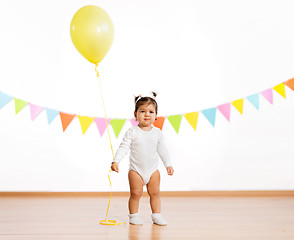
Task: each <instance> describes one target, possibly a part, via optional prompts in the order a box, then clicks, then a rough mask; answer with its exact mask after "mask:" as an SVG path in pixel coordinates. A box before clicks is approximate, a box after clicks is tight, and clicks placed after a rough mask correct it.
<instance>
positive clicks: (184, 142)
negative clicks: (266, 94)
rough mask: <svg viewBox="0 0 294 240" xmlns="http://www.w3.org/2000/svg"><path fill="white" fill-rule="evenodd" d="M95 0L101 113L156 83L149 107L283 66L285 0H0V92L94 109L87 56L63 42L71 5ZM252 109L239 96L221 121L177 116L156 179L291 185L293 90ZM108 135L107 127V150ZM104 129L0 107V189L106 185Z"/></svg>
mask: <svg viewBox="0 0 294 240" xmlns="http://www.w3.org/2000/svg"><path fill="white" fill-rule="evenodd" d="M90 4H94V5H97V6H100V7H102V8H103V9H104V10H106V11H107V12H108V14H109V15H110V17H111V18H112V20H113V23H114V27H115V38H114V42H113V45H112V47H111V49H110V51H109V53H108V54H107V56H106V57H105V59H104V60H103V61H102V62H101V64H100V73H101V80H102V85H103V91H104V98H105V103H106V109H107V115H108V117H111V118H131V117H132V116H133V111H134V106H133V95H134V94H139V93H146V92H148V91H151V90H155V91H157V92H159V96H158V98H157V99H158V104H159V115H161V116H166V115H172V114H179V113H188V112H192V111H201V110H202V109H205V108H209V107H215V106H217V105H220V104H222V103H226V102H230V101H233V100H236V99H239V98H245V97H247V96H248V95H250V94H253V93H258V92H260V91H262V90H265V89H267V88H271V87H273V86H275V85H277V84H279V83H281V82H283V81H286V80H288V79H290V78H292V77H294V73H293V64H294V58H293V56H294V45H293V42H294V31H293V23H294V20H293V17H292V16H293V11H292V9H293V1H291V0H288V1H287V0H285V1H265V0H254V1H217V0H209V1H192V0H190V1H188V0H182V1H174V0H161V1H158V0H149V1H143V0H132V1H131V0H126V1H121V0H109V1H91V0H86V1H85V0H83V1H82V0H75V1H72V0H71V1H65V0H64V1H57V0H52V1H47V2H45V1H36V0H28V1H21V0H15V1H9V0H3V1H1V3H0V29H1V38H0V53H1V54H0V61H1V71H0V91H2V92H4V93H7V94H10V95H11V96H14V97H17V98H20V99H23V100H26V101H28V102H30V103H34V104H37V105H41V106H45V107H49V108H53V109H56V110H59V111H63V112H67V113H73V114H79V115H85V116H96V117H103V116H104V115H103V114H104V113H103V108H102V101H101V96H100V92H99V84H98V82H97V79H96V78H95V72H94V65H93V64H91V63H89V62H88V61H87V60H85V59H84V58H83V57H82V56H81V55H80V54H79V53H78V51H77V50H76V49H75V48H74V46H73V44H72V42H71V39H70V34H69V26H70V22H71V19H72V16H73V15H74V13H75V12H76V11H77V10H78V9H79V8H80V7H82V6H84V5H90ZM286 96H287V98H286V99H284V98H283V97H281V96H280V95H279V94H277V93H276V92H274V104H273V105H270V104H269V103H268V102H267V101H266V100H265V99H264V98H262V97H261V98H260V110H259V111H258V110H256V109H255V108H254V107H253V106H252V105H251V104H250V103H249V102H248V101H247V100H246V99H245V100H244V112H243V115H240V114H239V112H237V110H236V109H235V108H234V107H232V108H231V121H230V122H227V120H226V119H225V118H224V117H223V116H222V115H221V113H220V112H217V115H216V126H215V127H214V128H213V127H212V126H211V125H210V123H209V122H208V121H207V120H206V119H205V118H204V116H203V115H202V114H200V115H199V120H198V126H197V130H196V132H194V130H193V129H192V128H191V126H190V125H189V124H188V122H187V121H186V119H184V118H183V119H182V124H181V127H180V131H179V134H178V135H177V134H176V132H175V131H174V130H173V128H172V126H171V125H170V123H169V122H168V120H166V123H165V125H164V127H163V133H164V136H165V138H166V143H167V146H168V148H169V151H170V155H171V156H172V161H173V164H174V169H175V174H174V176H172V177H170V176H167V174H166V173H165V169H164V168H163V165H162V164H161V163H160V171H161V176H162V182H161V190H166V191H169V190H173V191H182V190H183V191H186V190H188V191H189V190H284V189H291V190H293V189H294V175H293V170H294V158H293V140H294V127H293V120H294V112H293V107H294V92H293V91H291V90H290V89H289V88H287V87H286ZM130 126H131V125H130V123H126V124H125V126H124V128H123V129H122V132H121V134H120V136H119V138H118V139H116V138H115V135H114V133H113V131H112V129H110V130H111V138H112V141H113V145H114V149H115V150H116V149H117V147H118V146H119V144H120V142H121V140H122V136H123V134H124V132H125V131H126V130H127V129H128V127H130ZM111 161H112V156H111V151H110V146H109V140H108V136H107V134H104V136H103V137H102V138H101V137H100V136H99V133H98V130H97V128H96V126H95V124H92V125H91V126H90V128H89V129H88V131H87V132H86V134H85V135H84V136H83V135H82V131H81V129H80V125H79V121H78V119H77V118H76V119H74V120H73V122H72V123H71V124H70V125H69V127H68V129H67V130H66V131H65V133H63V132H62V127H61V122H60V119H55V120H54V121H53V123H52V124H51V125H50V126H48V123H47V116H46V112H45V111H43V112H42V113H41V115H40V116H39V117H38V118H37V119H36V120H35V121H34V122H32V121H31V120H30V112H29V107H28V106H27V107H26V108H25V109H23V110H22V111H21V112H20V113H19V114H17V115H15V112H14V101H11V102H10V103H9V104H8V105H6V106H5V107H4V108H2V109H0V191H109V183H108V178H107V174H108V170H109V166H110V162H111ZM127 169H128V158H127V157H126V158H125V159H124V161H123V162H122V164H121V171H120V174H116V173H111V179H112V182H113V190H114V191H128V189H129V187H128V180H127Z"/></svg>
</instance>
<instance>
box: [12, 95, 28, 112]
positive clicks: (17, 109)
mask: <svg viewBox="0 0 294 240" xmlns="http://www.w3.org/2000/svg"><path fill="white" fill-rule="evenodd" d="M14 103H15V114H18V113H19V112H20V110H21V109H23V108H24V107H25V106H26V105H27V104H28V102H25V101H23V100H20V99H17V98H14Z"/></svg>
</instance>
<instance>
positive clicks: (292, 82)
mask: <svg viewBox="0 0 294 240" xmlns="http://www.w3.org/2000/svg"><path fill="white" fill-rule="evenodd" d="M284 84H285V85H286V86H288V87H289V88H291V89H292V90H293V91H294V78H292V79H289V80H288V81H286V82H284Z"/></svg>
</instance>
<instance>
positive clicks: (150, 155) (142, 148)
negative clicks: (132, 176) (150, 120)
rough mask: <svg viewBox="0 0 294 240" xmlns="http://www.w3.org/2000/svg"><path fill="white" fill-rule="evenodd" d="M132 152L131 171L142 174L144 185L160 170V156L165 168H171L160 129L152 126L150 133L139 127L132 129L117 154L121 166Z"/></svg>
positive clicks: (117, 160)
mask: <svg viewBox="0 0 294 240" xmlns="http://www.w3.org/2000/svg"><path fill="white" fill-rule="evenodd" d="M129 149H130V150H131V152H130V168H129V169H130V170H134V171H136V172H138V173H139V174H140V176H141V177H142V179H143V181H144V184H147V183H148V182H149V180H150V177H151V175H152V173H153V172H155V171H156V170H157V168H158V155H159V156H160V158H161V160H162V162H163V164H164V166H165V167H169V166H171V161H170V158H169V155H168V152H167V149H166V146H165V143H164V140H163V135H162V132H161V130H160V129H159V128H157V127H154V126H152V129H151V130H150V131H144V130H142V129H141V128H140V127H139V126H135V127H130V128H129V129H128V131H127V132H126V133H125V135H124V137H123V140H122V142H121V144H120V146H119V148H118V150H117V152H116V154H115V161H116V162H117V163H118V164H119V163H120V162H121V160H122V159H123V158H124V156H125V155H126V154H127V153H128V151H129Z"/></svg>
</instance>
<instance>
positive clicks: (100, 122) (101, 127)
mask: <svg viewBox="0 0 294 240" xmlns="http://www.w3.org/2000/svg"><path fill="white" fill-rule="evenodd" d="M94 121H95V123H96V125H97V128H98V130H99V133H100V136H101V137H102V135H103V133H104V132H105V129H106V127H107V126H106V121H105V118H95V120H94ZM110 121H111V119H110V118H108V119H107V123H108V124H110Z"/></svg>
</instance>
